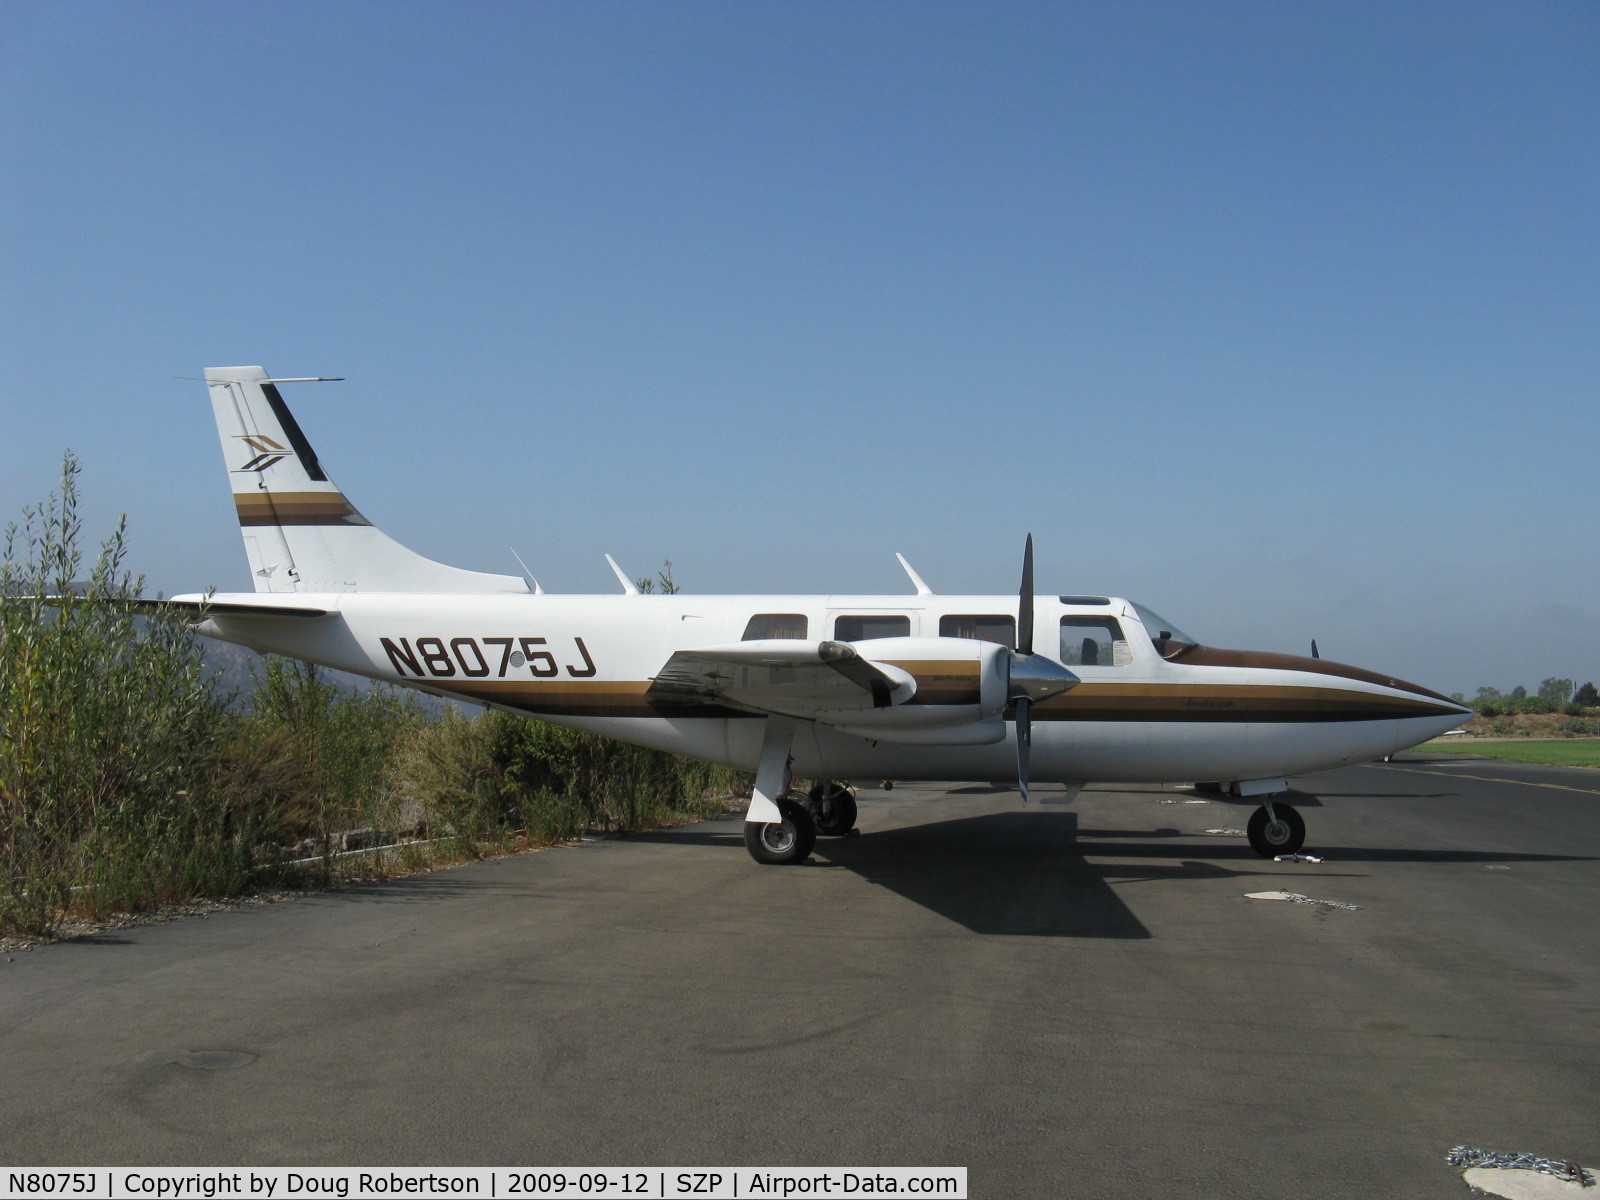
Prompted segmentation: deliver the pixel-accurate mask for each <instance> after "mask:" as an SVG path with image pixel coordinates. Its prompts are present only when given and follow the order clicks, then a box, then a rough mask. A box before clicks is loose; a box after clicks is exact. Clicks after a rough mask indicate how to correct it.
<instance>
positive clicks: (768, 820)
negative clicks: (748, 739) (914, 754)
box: [744, 717, 856, 866]
mask: <svg viewBox="0 0 1600 1200" xmlns="http://www.w3.org/2000/svg"><path fill="white" fill-rule="evenodd" d="M798 728H799V722H798V721H795V720H793V719H792V718H789V717H768V718H767V723H766V728H765V729H764V730H763V731H762V734H761V762H760V765H758V766H757V767H756V782H755V786H754V787H753V788H751V789H750V810H749V811H748V812H746V813H745V815H744V847H745V849H746V850H748V851H750V857H751V858H753V859H755V860H756V861H757V862H758V863H765V864H767V865H770V866H784V865H786V864H789V863H800V862H805V860H806V859H807V858H809V857H811V850H812V847H814V846H815V845H816V844H817V835H818V834H819V833H820V834H822V835H823V836H824V837H844V836H845V835H846V834H848V833H849V832H850V831H851V830H852V829H854V828H855V824H856V798H855V794H854V793H853V792H851V790H850V789H849V788H847V787H845V786H843V785H842V784H838V783H835V782H833V781H832V780H831V779H824V780H822V781H821V782H820V783H818V784H817V786H816V787H814V788H812V789H811V791H810V793H809V794H808V795H807V796H806V798H805V799H804V800H803V801H802V800H797V799H795V798H794V797H792V796H790V795H789V767H790V755H789V747H790V746H791V745H792V744H793V742H794V735H795V731H796V730H797V729H798Z"/></svg>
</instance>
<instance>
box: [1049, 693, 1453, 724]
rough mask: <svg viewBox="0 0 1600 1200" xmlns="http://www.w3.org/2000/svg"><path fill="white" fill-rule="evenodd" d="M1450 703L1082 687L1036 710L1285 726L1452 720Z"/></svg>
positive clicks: (1079, 717) (1060, 715) (1058, 715)
mask: <svg viewBox="0 0 1600 1200" xmlns="http://www.w3.org/2000/svg"><path fill="white" fill-rule="evenodd" d="M1456 711H1457V708H1456V706H1455V705H1454V704H1453V703H1451V702H1450V701H1445V703H1444V704H1442V705H1440V704H1430V703H1429V702H1427V701H1426V700H1412V699H1410V698H1409V697H1404V696H1375V695H1373V694H1372V693H1370V692H1353V691H1350V690H1349V689H1347V688H1322V687H1293V686H1285V685H1270V684H1265V685H1258V684H1212V683H1127V684H1118V683H1080V684H1079V685H1078V686H1077V687H1075V688H1073V689H1072V690H1071V691H1069V692H1064V693H1063V694H1061V695H1059V696H1052V697H1051V698H1050V699H1048V700H1045V701H1042V702H1040V703H1038V704H1035V705H1034V706H1033V719H1034V720H1036V721H1179V722H1204V723H1212V724H1218V723H1225V724H1236V723H1239V722H1264V723H1274V724H1281V723H1286V722H1309V721H1387V720H1395V719H1399V718H1405V717H1434V716H1449V715H1451V714H1453V713H1455V712H1456Z"/></svg>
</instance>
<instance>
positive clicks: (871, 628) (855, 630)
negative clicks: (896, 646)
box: [833, 614, 911, 642]
mask: <svg viewBox="0 0 1600 1200" xmlns="http://www.w3.org/2000/svg"><path fill="white" fill-rule="evenodd" d="M833 636H834V637H835V638H836V639H838V640H839V641H841V642H865V641H870V640H871V639H873V638H888V637H910V636H911V618H910V617H891V616H879V615H876V614H874V615H873V616H870V617H835V618H834V621H833Z"/></svg>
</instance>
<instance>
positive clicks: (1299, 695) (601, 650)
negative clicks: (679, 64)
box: [189, 592, 1466, 783]
mask: <svg viewBox="0 0 1600 1200" xmlns="http://www.w3.org/2000/svg"><path fill="white" fill-rule="evenodd" d="M189 599H199V598H198V597H191V598H189ZM212 599H213V601H214V602H215V603H219V604H220V603H224V602H226V601H228V600H230V599H235V598H231V597H228V596H221V595H219V596H215V597H213V598H212ZM236 599H238V600H240V601H249V602H252V603H255V604H259V603H261V602H262V600H263V598H262V597H261V596H259V595H255V594H251V595H249V596H241V597H236ZM283 599H284V600H285V601H286V602H292V603H293V604H295V605H302V606H307V607H315V608H324V609H327V610H329V611H330V613H331V615H329V616H327V617H322V618H313V619H305V618H303V617H274V616H268V615H263V614H259V613H250V614H240V615H232V614H230V615H221V614H213V615H211V616H210V617H209V618H208V620H207V621H206V622H205V623H204V624H203V625H202V626H201V629H202V631H203V632H204V633H206V634H208V635H210V636H213V637H217V638H221V639H224V640H227V641H231V642H237V643H240V644H242V645H246V646H249V647H251V648H253V649H257V650H262V651H270V652H274V653H280V654H287V655H291V656H293V657H296V658H302V659H307V660H309V661H312V662H315V663H320V664H322V665H324V666H328V667H333V668H336V669H338V670H342V671H349V672H352V673H354V674H358V675H364V676H368V677H370V678H373V679H379V680H384V681H386V682H389V683H395V684H400V685H403V686H406V687H413V688H419V689H421V690H423V691H427V692H431V693H434V694H438V695H447V696H452V697H456V698H459V699H463V700H469V701H473V702H475V703H480V704H487V705H493V706H496V707H501V708H505V709H508V710H512V711H515V712H519V713H524V714H527V715H530V716H535V717H538V718H539V719H541V720H545V721H551V722H554V723H557V724H561V725H567V726H571V727H574V728H578V729H584V730H588V731H591V732H594V733H599V734H605V735H608V736H611V737H615V738H619V739H621V740H623V741H627V742H632V743H635V744H638V745H642V746H648V747H652V748H655V749H659V750H666V751H671V752H674V753H678V754H686V755H691V756H693V757H696V758H702V759H707V760H711V761H714V762H719V763H725V764H728V765H730V766H735V767H742V768H746V769H751V768H753V767H754V766H755V764H756V761H757V759H758V757H759V754H760V747H761V740H762V729H763V726H764V725H765V724H766V722H765V720H764V719H763V716H764V714H761V713H757V712H742V711H738V710H737V709H734V708H730V707H729V706H727V705H714V704H700V705H695V704H686V703H682V702H676V703H674V702H667V701H663V700H662V699H661V698H659V697H656V696H652V695H650V694H648V693H649V691H650V687H651V681H652V680H653V679H654V678H655V677H656V675H657V674H658V673H659V672H660V671H661V670H662V668H663V666H664V664H666V662H667V660H668V659H669V658H670V657H671V656H672V655H673V654H674V653H675V652H677V651H681V650H691V649H696V648H699V647H710V646H724V645H727V644H729V643H734V642H738V641H740V640H741V638H742V637H744V636H746V635H747V632H748V629H749V628H751V618H752V617H754V616H756V615H758V614H779V615H781V616H783V617H785V618H786V619H791V620H792V619H793V618H796V617H804V618H805V626H806V630H807V632H806V633H805V634H802V635H800V636H810V637H812V638H819V637H820V638H836V637H839V635H840V633H841V632H848V631H849V630H850V629H852V628H856V626H850V625H844V626H841V625H840V624H838V619H839V618H841V617H842V618H846V620H847V622H848V621H849V620H851V619H856V618H864V619H866V620H867V621H868V622H869V623H871V624H872V626H873V628H875V629H878V630H882V629H883V628H885V626H884V624H883V622H884V621H885V620H887V621H888V622H890V623H891V624H892V627H893V628H894V629H895V630H896V631H897V632H898V631H903V636H909V637H913V638H918V637H937V636H940V634H941V629H942V627H943V623H948V622H959V621H960V619H962V618H973V617H1009V618H1012V619H1014V618H1015V616H1016V613H1017V598H1016V596H1014V595H1012V596H942V595H938V596H936V595H926V596H924V595H918V596H904V595H898V596H896V595H890V596H694V595H682V594H679V595H642V596H636V595H607V596H573V595H560V596H551V595H515V594H455V595H449V594H425V593H414V592H413V593H399V592H395V593H382V592H330V593H309V592H296V593H294V594H293V595H292V596H285V597H283ZM1074 599H1077V598H1074ZM1035 613H1036V620H1037V628H1038V631H1039V632H1038V635H1037V642H1036V648H1037V649H1038V651H1039V652H1040V653H1042V654H1045V655H1047V656H1050V657H1052V658H1056V659H1057V661H1066V662H1067V664H1068V666H1069V669H1070V670H1071V671H1072V672H1073V673H1074V674H1075V675H1077V676H1078V677H1079V679H1081V681H1082V682H1081V683H1080V684H1079V685H1077V686H1076V687H1074V688H1073V689H1072V690H1071V691H1069V692H1067V693H1066V694H1064V695H1060V696H1057V697H1055V698H1053V699H1050V700H1046V701H1043V702H1041V703H1039V704H1037V705H1036V706H1035V707H1034V709H1033V722H1034V725H1033V731H1034V732H1033V760H1032V761H1033V776H1034V778H1035V779H1038V780H1051V781H1057V782H1063V783H1087V782H1113V781H1190V780H1196V779H1223V780H1244V779H1255V778H1269V777H1274V776H1292V775H1298V774H1303V773H1306V772H1310V771H1316V770H1323V769H1327V768H1330V767H1336V766H1341V765H1344V764H1349V763H1357V762H1365V761H1369V760H1371V759H1374V758H1378V757H1381V756H1383V755H1385V754H1389V753H1391V752H1393V751H1395V750H1397V749H1401V748H1404V747H1407V746H1411V745H1414V744H1416V743H1417V742H1419V741H1422V740H1424V739H1426V738H1428V737H1430V736H1433V735H1435V734H1438V733H1442V732H1443V731H1445V730H1446V729H1449V728H1451V727H1453V726H1454V725H1455V724H1457V723H1458V722H1459V721H1460V720H1461V718H1462V717H1463V715H1465V712H1466V710H1464V709H1462V708H1461V707H1460V706H1458V705H1455V704H1453V703H1452V702H1450V701H1448V700H1446V699H1444V698H1443V697H1440V696H1437V695H1435V694H1434V693H1431V692H1427V691H1425V690H1424V689H1421V688H1418V687H1415V686H1414V685H1411V684H1407V683H1405V682H1404V681H1401V680H1392V679H1386V678H1382V677H1379V676H1375V675H1372V674H1371V673H1369V672H1364V671H1356V670H1354V669H1352V668H1347V667H1342V666H1341V665H1340V664H1337V663H1329V662H1326V661H1324V660H1319V659H1298V658H1292V657H1290V656H1285V655H1270V654H1252V653H1250V652H1231V651H1211V650H1208V649H1207V648H1205V647H1188V648H1186V650H1185V652H1182V653H1177V654H1173V655H1171V656H1170V657H1163V655H1162V654H1161V653H1160V652H1158V649H1157V646H1156V644H1155V642H1154V641H1153V640H1152V631H1147V630H1146V629H1145V626H1144V624H1143V623H1142V622H1141V619H1140V617H1139V616H1138V614H1137V613H1136V612H1135V609H1134V607H1133V606H1132V605H1130V604H1128V603H1126V602H1125V601H1122V600H1116V599H1111V600H1109V601H1108V602H1107V603H1105V604H1083V603H1066V602H1063V600H1062V599H1060V598H1058V597H1056V596H1039V597H1038V598H1037V600H1036V605H1035ZM1063 618H1068V619H1073V620H1079V621H1080V622H1081V621H1083V620H1086V619H1090V618H1111V619H1112V620H1113V621H1114V622H1115V623H1116V625H1117V626H1119V627H1120V629H1121V631H1122V636H1121V639H1120V641H1119V643H1118V645H1117V646H1116V652H1115V655H1114V656H1112V655H1106V656H1105V657H1102V658H1101V659H1100V660H1099V661H1097V662H1084V661H1079V660H1077V659H1075V658H1074V657H1073V654H1072V650H1071V646H1072V645H1073V644H1075V643H1076V640H1077V637H1076V635H1077V634H1078V633H1080V632H1082V630H1081V629H1080V628H1078V627H1075V626H1070V625H1069V626H1067V627H1065V628H1064V627H1063V626H1062V619H1063ZM949 627H951V628H954V626H953V625H951V626H949ZM1058 630H1063V632H1062V633H1061V635H1060V654H1059V657H1058V653H1057V652H1058V633H1057V631H1058ZM779 636H795V635H794V634H786V635H779ZM957 636H969V637H970V636H972V635H971V634H964V635H957ZM839 640H853V639H848V638H843V637H839ZM903 665H904V666H905V667H906V669H907V670H910V671H911V672H912V673H913V674H916V673H917V672H918V671H923V670H926V669H928V668H929V667H930V666H932V665H936V664H926V663H916V664H903ZM951 678H953V676H940V677H939V679H941V680H943V686H945V689H946V690H945V692H943V693H940V692H939V689H938V687H936V686H934V684H933V683H932V682H931V681H930V680H929V679H922V680H921V682H922V683H923V685H924V691H925V692H926V694H927V696H928V697H929V700H928V701H927V702H929V703H936V702H949V703H957V702H959V701H960V700H961V697H960V696H959V695H956V694H955V693H954V692H952V691H951V690H950V687H949V681H950V679H951ZM958 683H959V681H958ZM957 690H959V688H957ZM936 696H943V699H942V700H937V699H934V697H936ZM1014 737H1015V734H1014V732H1013V731H1012V729H1011V727H1010V726H1009V724H1008V726H1007V733H1006V735H1005V737H1004V738H1003V739H1002V740H1000V741H997V742H994V743H992V744H987V745H938V744H932V745H904V744H891V743H890V742H887V741H874V740H871V739H869V738H864V737H861V736H857V735H855V734H852V733H849V732H846V731H842V730H839V729H836V728H833V727H830V726H829V725H827V724H825V723H819V722H807V723H805V724H804V725H803V727H802V728H801V730H800V732H799V733H798V735H797V736H796V738H795V740H794V743H793V747H792V753H793V757H794V768H793V769H794V772H795V773H796V774H797V775H801V776H805V777H809V778H829V779H857V780H874V779H960V780H980V781H985V780H1006V779H1012V778H1015V777H1016V769H1017V750H1016V746H1015V744H1014Z"/></svg>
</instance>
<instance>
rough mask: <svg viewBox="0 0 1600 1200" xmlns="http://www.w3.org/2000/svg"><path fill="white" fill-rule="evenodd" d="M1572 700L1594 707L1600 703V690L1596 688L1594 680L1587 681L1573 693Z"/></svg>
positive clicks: (1587, 706)
mask: <svg viewBox="0 0 1600 1200" xmlns="http://www.w3.org/2000/svg"><path fill="white" fill-rule="evenodd" d="M1572 701H1573V703H1574V704H1581V705H1583V706H1584V707H1585V708H1594V707H1595V706H1596V705H1600V691H1597V690H1596V689H1595V686H1594V684H1593V683H1592V682H1591V683H1586V684H1584V685H1583V686H1582V687H1581V688H1579V689H1578V690H1577V691H1576V692H1574V693H1573V694H1572Z"/></svg>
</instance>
